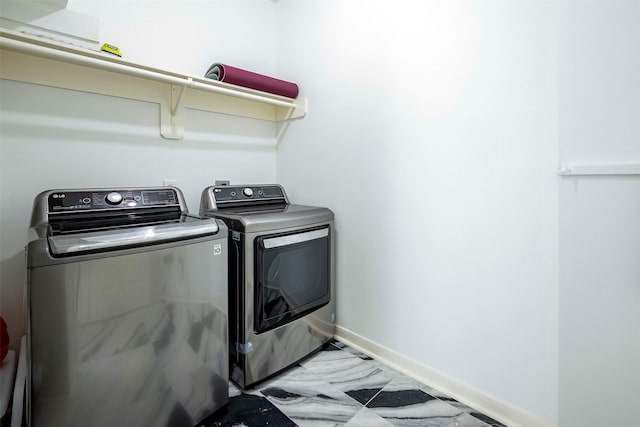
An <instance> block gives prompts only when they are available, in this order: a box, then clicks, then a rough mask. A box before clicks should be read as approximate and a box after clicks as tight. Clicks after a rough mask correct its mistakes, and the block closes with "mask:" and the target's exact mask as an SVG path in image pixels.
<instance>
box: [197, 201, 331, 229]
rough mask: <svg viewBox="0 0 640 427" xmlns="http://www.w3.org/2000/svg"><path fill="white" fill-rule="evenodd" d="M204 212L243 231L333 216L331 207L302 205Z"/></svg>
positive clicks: (304, 223) (296, 224) (308, 222)
mask: <svg viewBox="0 0 640 427" xmlns="http://www.w3.org/2000/svg"><path fill="white" fill-rule="evenodd" d="M204 214H205V215H206V216H211V217H215V218H220V219H222V220H223V221H224V222H225V223H226V224H227V226H228V227H229V229H230V230H234V231H240V232H243V233H251V232H256V231H273V230H279V229H283V228H289V227H304V226H308V225H313V224H318V223H323V222H328V221H332V220H333V218H334V215H333V212H332V211H331V209H328V208H322V207H317V206H304V205H271V206H260V207H257V206H244V207H238V208H229V209H224V210H219V211H213V212H205V213H204Z"/></svg>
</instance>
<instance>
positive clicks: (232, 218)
mask: <svg viewBox="0 0 640 427" xmlns="http://www.w3.org/2000/svg"><path fill="white" fill-rule="evenodd" d="M200 214H201V215H204V216H209V217H213V218H218V219H221V220H222V221H224V222H225V224H226V225H227V227H228V228H229V328H230V329H229V349H230V364H231V378H232V379H233V380H234V381H235V382H236V383H238V385H240V386H241V387H243V388H247V387H250V386H252V385H254V384H255V383H257V382H259V381H262V380H264V379H266V378H268V377H270V376H272V375H274V374H276V373H278V372H280V371H282V370H284V369H286V368H287V367H289V366H291V365H293V364H295V363H296V362H298V361H300V360H301V359H303V358H304V357H306V356H308V355H309V354H311V353H313V352H314V351H316V350H318V349H319V348H321V347H322V345H323V344H324V343H326V342H327V341H328V340H329V339H331V338H332V337H333V336H334V333H335V312H336V301H335V240H334V235H335V230H334V216H333V212H332V211H331V210H330V209H327V208H323V207H315V206H303V205H294V204H290V203H289V201H288V198H287V196H286V194H285V192H284V189H283V188H282V187H281V186H279V185H247V186H212V187H208V188H206V189H205V190H204V191H203V193H202V201H201V204H200Z"/></svg>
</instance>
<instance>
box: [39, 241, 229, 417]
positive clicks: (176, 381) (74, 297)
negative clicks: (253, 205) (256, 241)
mask: <svg viewBox="0 0 640 427" xmlns="http://www.w3.org/2000/svg"><path fill="white" fill-rule="evenodd" d="M216 254H218V255H216ZM80 259H82V260H81V261H77V262H71V261H70V259H66V260H64V262H62V261H60V260H58V261H59V262H58V261H53V263H52V264H51V265H44V266H40V267H32V268H30V269H29V288H28V292H29V301H30V307H29V328H30V356H31V367H32V369H31V372H30V374H31V378H30V387H31V417H32V418H31V424H32V425H33V426H36V427H40V426H47V427H49V426H65V427H67V426H105V427H106V426H109V427H111V426H134V425H135V426H168V425H184V426H193V425H195V424H197V423H198V422H199V421H201V420H202V419H203V418H204V417H206V416H208V415H209V414H211V413H212V412H213V411H214V410H216V409H218V408H219V407H220V406H222V405H224V404H226V402H227V399H228V356H227V354H228V325H227V315H228V312H227V240H226V238H222V239H217V240H204V241H203V239H200V240H199V241H198V243H193V242H189V243H188V244H187V243H184V244H182V245H180V246H175V245H174V246H171V247H166V246H162V245H160V246H154V247H149V248H142V249H140V250H139V251H137V252H133V253H132V252H126V253H125V254H124V255H118V253H110V254H101V256H95V257H93V258H92V259H87V258H86V257H82V258H80ZM55 262H58V263H55Z"/></svg>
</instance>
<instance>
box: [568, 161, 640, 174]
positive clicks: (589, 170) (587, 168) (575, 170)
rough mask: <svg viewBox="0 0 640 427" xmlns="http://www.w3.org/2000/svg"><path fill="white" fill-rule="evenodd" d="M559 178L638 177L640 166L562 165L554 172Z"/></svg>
mask: <svg viewBox="0 0 640 427" xmlns="http://www.w3.org/2000/svg"><path fill="white" fill-rule="evenodd" d="M556 172H557V173H558V175H561V176H598V175H600V176H624V175H640V164H626V165H621V164H616V165H575V166H566V165H563V166H561V167H560V168H559V169H557V170H556Z"/></svg>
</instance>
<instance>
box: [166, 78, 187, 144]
mask: <svg viewBox="0 0 640 427" xmlns="http://www.w3.org/2000/svg"><path fill="white" fill-rule="evenodd" d="M192 84H193V79H192V78H191V77H187V79H186V81H185V83H184V84H183V85H175V84H172V85H171V99H170V101H169V102H163V103H161V105H160V135H162V136H163V137H164V138H166V139H182V138H183V137H184V93H185V91H186V90H187V88H188V87H191V85H192Z"/></svg>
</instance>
